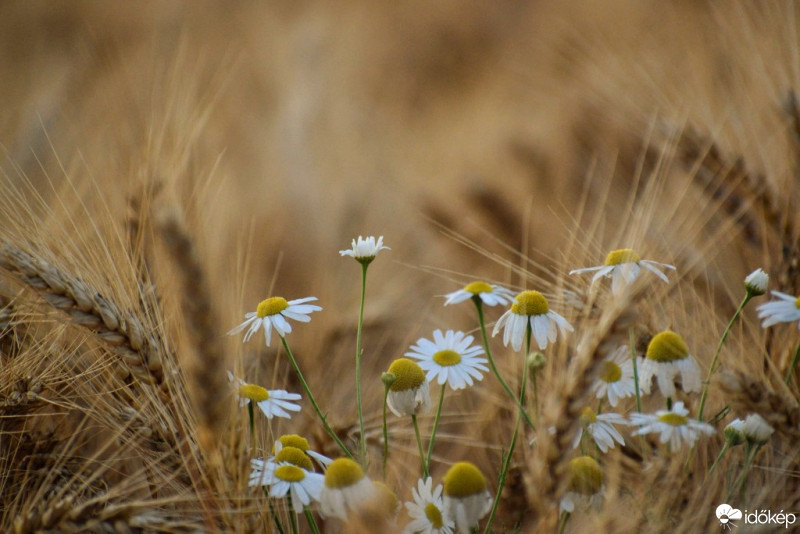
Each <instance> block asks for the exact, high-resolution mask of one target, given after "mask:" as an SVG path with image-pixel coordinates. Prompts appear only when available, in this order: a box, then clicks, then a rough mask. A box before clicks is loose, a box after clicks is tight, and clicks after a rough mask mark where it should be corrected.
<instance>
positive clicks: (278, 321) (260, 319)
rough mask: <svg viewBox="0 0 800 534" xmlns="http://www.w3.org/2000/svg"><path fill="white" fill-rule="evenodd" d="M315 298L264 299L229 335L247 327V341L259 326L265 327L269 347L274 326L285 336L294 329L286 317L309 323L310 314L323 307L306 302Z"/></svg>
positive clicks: (245, 339) (280, 334) (245, 315)
mask: <svg viewBox="0 0 800 534" xmlns="http://www.w3.org/2000/svg"><path fill="white" fill-rule="evenodd" d="M315 300H317V297H306V298H302V299H295V300H289V301H287V300H286V299H285V298H283V297H270V298H268V299H266V300H262V301H261V302H259V303H258V307H256V311H254V312H247V313H245V314H244V317H245V321H244V322H243V323H242V324H240V325H239V326H237V327H236V328H234V329H232V330H230V331H229V332H228V335H229V336H230V335H233V334H238V333H239V332H241V331H242V330H244V329H245V328H247V332H246V333H245V335H244V341H245V343H246V342H247V341H249V340H250V338H251V337H253V334H255V333H256V332H258V330H259V328H261V327H263V328H264V338H265V339H266V341H267V346H268V347H269V344H270V341H271V337H272V329H273V328H275V331H276V332H277V333H278V335H279V336H281V337H284V336H286V334H288V333H289V332H291V331H292V326H291V325H290V324H289V322H288V321H287V320H286V319H292V320H295V321H300V322H301V323H307V322H309V321H310V320H311V318H310V317H309V316H308V314H310V313H312V312H315V311H319V310H321V309H322V308H320V307H319V306H317V305H315V304H306V303H307V302H313V301H315Z"/></svg>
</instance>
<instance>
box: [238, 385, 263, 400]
mask: <svg viewBox="0 0 800 534" xmlns="http://www.w3.org/2000/svg"><path fill="white" fill-rule="evenodd" d="M239 396H240V397H242V398H245V399H250V400H251V401H253V402H261V401H265V400H268V399H269V391H267V390H266V388H262V387H261V386H256V385H255V384H245V385H243V386H241V387H240V388H239Z"/></svg>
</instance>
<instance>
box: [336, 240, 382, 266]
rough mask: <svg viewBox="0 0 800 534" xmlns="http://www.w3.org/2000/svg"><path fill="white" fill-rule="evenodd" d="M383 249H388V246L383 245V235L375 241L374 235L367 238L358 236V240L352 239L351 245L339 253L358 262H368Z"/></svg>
mask: <svg viewBox="0 0 800 534" xmlns="http://www.w3.org/2000/svg"><path fill="white" fill-rule="evenodd" d="M384 249H386V250H389V247H384V246H383V236H380V237H379V238H378V241H377V242H376V241H375V236H369V237H367V238H364V237H361V236H358V241H356V240H355V239H353V244H352V247H351V248H350V249H348V250H340V251H339V255H341V256H350V257H351V258H354V259H355V260H357V261H358V262H360V263H366V264H368V263H370V262H371V261H372V260H374V259H375V256H377V255H378V252H380V251H381V250H384Z"/></svg>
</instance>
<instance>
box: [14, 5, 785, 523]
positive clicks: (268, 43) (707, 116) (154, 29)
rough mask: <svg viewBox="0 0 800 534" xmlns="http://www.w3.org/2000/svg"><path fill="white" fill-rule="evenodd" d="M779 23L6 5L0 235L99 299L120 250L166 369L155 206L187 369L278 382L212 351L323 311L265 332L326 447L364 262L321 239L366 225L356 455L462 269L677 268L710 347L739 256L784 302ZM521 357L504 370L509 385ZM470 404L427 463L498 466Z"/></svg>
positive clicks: (539, 277) (570, 10)
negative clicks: (633, 253)
mask: <svg viewBox="0 0 800 534" xmlns="http://www.w3.org/2000/svg"><path fill="white" fill-rule="evenodd" d="M797 22H798V16H797V12H796V6H795V4H793V3H792V2H771V3H759V4H751V3H749V2H731V3H725V4H716V3H711V2H709V3H706V2H674V3H669V4H666V3H664V2H659V1H638V2H621V1H613V2H608V1H588V2H529V1H510V2H481V1H468V2H464V1H455V0H452V1H451V0H446V1H440V2H423V1H419V0H413V1H409V2H402V3H394V2H377V3H376V2H371V1H366V0H348V1H344V2H324V1H311V0H308V1H298V2H262V3H250V2H207V1H200V2H136V3H109V2H87V1H83V2H39V1H33V2H30V1H17V2H3V4H2V5H1V6H0V90H2V95H3V96H2V101H3V105H2V106H0V146H2V151H3V152H2V154H0V169H1V170H2V172H3V175H2V181H3V182H4V190H5V191H6V192H10V191H14V194H13V195H12V194H11V193H9V194H8V195H7V197H6V198H7V200H5V201H4V203H3V206H4V207H5V208H7V209H4V210H3V211H4V213H2V214H0V238H2V239H3V241H4V242H13V243H15V244H16V245H17V246H20V247H22V248H25V247H26V246H27V245H30V244H31V243H32V244H33V246H34V248H36V249H37V250H47V251H49V252H48V253H47V254H45V256H47V257H48V260H49V261H50V262H52V263H56V264H58V263H59V262H64V263H65V264H66V265H71V266H72V267H73V268H74V269H78V270H79V271H81V270H85V271H88V273H87V272H76V273H75V274H76V275H78V276H86V277H92V278H93V279H95V280H101V281H105V279H103V275H102V272H103V262H104V261H107V260H105V259H103V254H102V253H100V252H96V253H92V252H90V251H92V250H95V251H96V250H97V249H98V248H100V249H102V248H103V247H104V245H98V239H99V238H100V237H101V236H103V238H104V239H110V240H111V241H115V240H116V241H119V243H125V245H124V246H119V247H118V248H119V251H118V253H119V254H120V257H125V258H126V259H125V261H126V262H131V261H132V262H133V263H136V262H141V263H142V264H146V266H147V269H148V272H150V274H151V275H152V276H153V279H154V281H153V284H154V286H156V287H158V288H159V291H158V293H159V295H160V296H161V298H162V305H163V309H164V314H163V322H160V323H159V329H163V331H164V332H165V333H166V334H165V337H166V338H168V339H170V340H171V341H172V343H173V344H174V346H175V353H176V354H177V357H178V361H179V363H180V362H181V358H184V359H185V360H186V361H187V364H188V362H190V361H194V360H198V359H199V360H202V359H203V358H204V357H205V358H208V355H205V356H204V355H203V354H198V352H202V351H197V350H195V351H192V350H189V349H184V348H183V347H184V346H189V345H191V343H190V342H189V341H186V340H187V339H188V338H190V334H187V330H191V327H186V326H185V325H184V324H183V323H182V320H183V318H182V313H184V312H182V311H181V307H180V302H181V299H186V298H189V299H191V298H192V295H191V294H189V295H187V293H192V292H193V289H192V288H193V286H192V285H191V284H189V285H187V286H180V285H179V284H170V283H169V281H170V280H173V279H174V277H175V276H176V275H174V273H173V274H170V273H171V270H175V267H174V266H173V265H171V263H174V260H171V259H170V256H169V254H166V253H164V251H163V248H164V244H163V243H161V241H160V240H159V238H158V237H157V236H155V235H154V234H157V233H158V231H157V228H159V227H160V226H159V225H160V222H159V221H163V220H165V219H170V220H172V219H171V218H177V219H178V220H180V221H181V224H182V225H184V228H185V233H186V234H187V235H186V237H187V238H188V239H190V240H191V242H192V246H193V247H194V249H195V250H194V251H193V254H196V258H194V261H196V267H197V272H198V273H201V275H202V283H203V288H204V290H206V291H207V295H208V297H207V299H208V303H209V304H210V309H207V308H208V307H206V308H204V310H205V311H206V312H208V313H210V314H211V315H210V316H209V317H211V318H213V321H211V322H209V323H207V326H208V330H211V335H210V336H209V338H210V339H214V340H216V341H214V343H218V344H219V350H218V351H217V352H216V353H215V356H214V359H213V361H212V362H211V363H210V364H208V365H210V366H212V367H213V368H214V369H218V370H219V375H220V376H224V373H225V370H226V369H237V371H238V372H239V374H241V375H245V376H246V377H247V378H248V379H250V380H253V381H254V382H264V383H267V382H271V383H276V387H277V385H281V387H284V386H285V387H286V388H287V389H290V390H298V389H297V388H298V387H299V386H298V384H297V383H296V381H295V379H294V375H293V374H292V373H291V372H290V367H289V365H288V363H287V362H286V360H285V359H284V358H283V357H282V355H278V354H277V353H278V350H277V348H276V347H277V345H276V344H275V343H274V342H273V346H272V347H271V348H269V349H267V348H265V347H264V345H263V338H261V337H260V335H259V336H256V337H255V339H254V340H253V341H251V342H250V343H249V344H247V345H244V346H242V344H241V340H240V339H239V338H238V337H237V338H225V337H224V334H225V332H226V331H227V330H229V329H230V328H232V327H234V326H236V325H237V324H238V323H239V322H241V320H242V318H243V314H244V313H245V312H246V311H252V310H254V309H255V306H256V305H257V304H258V302H259V301H260V300H262V299H264V298H266V297H268V296H270V295H282V296H284V297H286V298H287V299H293V298H301V297H305V296H310V295H313V296H316V297H318V298H319V304H320V305H321V306H322V307H323V311H322V312H319V313H317V314H314V315H313V317H312V322H311V323H310V324H309V325H302V324H296V326H295V329H294V331H293V332H292V334H290V336H289V338H288V339H289V341H290V342H291V344H292V348H293V350H294V351H295V354H296V355H297V357H298V360H299V361H300V363H301V366H302V367H303V368H304V369H306V375H307V377H308V379H309V382H310V383H311V386H312V389H313V390H315V391H316V392H317V396H318V400H319V401H320V404H321V405H323V406H325V409H326V411H328V412H329V413H330V418H331V422H332V423H333V424H334V426H335V427H336V428H337V429H339V430H340V431H341V432H342V435H343V436H346V435H348V432H354V431H355V429H354V424H355V423H356V418H355V402H354V391H353V388H352V383H353V366H352V362H353V353H354V347H355V326H356V320H357V317H358V304H359V300H358V297H359V293H358V287H359V286H358V283H359V269H358V265H357V264H355V263H354V262H352V260H349V259H342V258H340V257H339V255H338V251H339V250H340V249H344V248H346V247H348V246H349V243H350V240H351V239H352V238H353V237H355V236H357V235H359V234H362V235H376V236H377V235H383V236H384V237H385V242H386V244H387V245H388V246H390V247H391V251H386V252H383V253H381V256H380V257H379V259H378V260H377V261H376V262H375V263H374V264H373V266H372V267H370V279H369V281H368V285H367V303H366V312H365V313H366V314H365V334H364V336H365V337H364V344H363V346H364V369H363V376H364V380H365V382H364V384H365V385H364V395H365V403H366V405H367V406H369V408H368V409H367V412H368V414H369V423H370V432H371V433H372V434H371V435H372V437H373V438H374V441H373V443H372V445H373V446H374V451H375V453H376V454H377V451H378V450H379V449H378V445H377V443H378V438H379V437H380V436H379V431H380V421H379V419H378V415H379V413H380V412H379V408H378V407H379V406H380V400H381V395H382V386H381V384H380V382H379V381H378V377H379V376H380V373H381V371H383V370H385V369H386V368H387V367H388V365H389V363H390V362H391V361H392V360H393V359H395V358H397V357H400V356H402V354H403V352H405V350H407V348H408V347H409V345H411V344H412V343H414V342H415V341H416V340H417V338H419V337H422V336H424V337H430V333H431V332H432V330H434V329H435V328H442V329H446V328H456V329H464V330H467V329H472V328H474V324H475V323H474V318H473V316H472V314H471V313H470V312H471V311H472V310H471V309H468V308H465V309H461V308H456V307H453V308H443V307H442V303H443V299H442V298H441V297H442V295H443V294H445V293H448V292H450V291H453V290H455V289H458V288H460V287H461V286H463V285H464V284H465V283H467V282H469V281H471V280H472V279H487V280H491V281H495V282H499V283H502V284H504V285H506V286H508V287H512V288H514V289H524V288H529V287H532V286H536V285H537V284H545V283H550V284H558V287H560V288H564V287H566V288H570V289H573V290H575V291H578V290H579V288H582V287H584V285H585V283H586V282H587V280H585V279H581V280H578V279H574V278H569V279H566V280H565V279H564V273H565V272H566V271H567V270H569V269H571V268H577V267H585V266H590V265H596V264H600V263H602V260H603V258H604V256H605V253H606V252H607V251H608V250H611V249H615V248H621V247H627V246H633V247H635V248H637V249H639V250H641V251H642V254H643V256H646V257H652V258H654V259H656V260H658V261H663V262H666V263H671V264H674V265H676V266H677V267H678V273H680V274H679V276H680V279H681V282H682V284H684V285H683V286H681V287H682V289H681V290H680V299H681V303H684V302H691V301H692V298H698V299H699V300H701V301H704V302H705V303H706V305H707V306H708V307H709V308H708V310H711V313H710V314H709V316H708V318H703V320H702V321H701V322H707V324H709V325H713V328H714V333H713V335H711V334H708V335H707V337H708V339H707V340H706V341H707V343H706V344H707V345H709V346H710V347H711V348H710V349H708V350H706V351H705V353H708V352H709V351H710V350H712V349H713V343H714V341H715V339H716V338H715V337H714V336H715V335H716V331H717V330H718V327H719V324H720V323H722V324H724V321H727V318H729V317H730V315H731V313H732V312H733V311H734V310H735V308H736V304H737V303H738V299H739V298H740V297H739V295H740V292H741V280H742V278H743V277H744V276H745V275H746V274H747V273H748V272H750V271H751V270H752V269H754V268H755V267H759V266H760V267H763V268H764V269H765V270H767V271H769V272H770V273H772V274H773V275H774V276H775V279H776V283H777V284H778V286H776V287H778V288H779V289H781V290H783V291H787V292H790V293H792V292H793V293H794V294H797V293H796V292H797V291H798V290H800V287H799V286H798V284H800V280H798V278H797V276H796V269H797V268H798V265H797V260H798V258H797V251H796V248H797V247H796V243H797V231H796V223H797V221H796V213H797V210H796V206H797V201H798V198H797V197H798V188H797V187H796V183H797V173H798V154H800V151H799V150H798V149H799V148H800V145H798V135H800V113H798V106H797V102H796V100H795V97H794V90H795V88H796V86H797V84H798V81H799V80H798V78H799V77H800V72H798V68H799V66H800V53H799V50H800V49H799V48H798V36H797V33H796V24H797ZM11 198H13V203H15V205H17V206H23V207H11V203H12V200H8V199H11ZM98 214H100V215H98ZM25 217H28V218H29V219H30V220H31V221H36V222H35V223H34V226H36V227H35V228H33V227H31V226H30V225H27V223H26V224H23V222H21V221H23V219H25ZM93 217H97V220H96V221H100V222H94V223H93V222H92V218H93ZM65 221H69V222H68V223H67V222H65ZM132 221H133V222H132ZM3 228H5V229H3ZM132 228H133V230H132ZM28 231H29V232H30V233H29V234H26V232H28ZM65 243H68V244H65ZM159 243H160V244H159ZM167 247H169V243H167ZM109 250H112V251H113V250H116V249H115V248H114V247H113V246H111V247H109ZM67 252H69V253H72V254H85V255H86V256H87V257H89V258H90V259H88V260H86V261H85V262H82V261H73V260H72V259H69V258H66V257H65V256H66V254H67ZM128 257H130V258H132V260H131V259H128ZM93 269H94V272H93V271H92V270H93ZM97 273H101V274H97ZM111 278H113V277H111ZM97 283H101V282H97ZM182 287H184V288H185V289H181V288H182ZM547 291H548V292H550V293H552V294H554V295H555V294H556V293H558V292H557V291H556V289H555V288H554V287H553V288H548V289H547ZM198 292H199V293H200V289H198ZM689 293H691V296H688V294H689ZM201 297H202V295H201ZM202 298H206V297H202ZM684 299H685V300H684ZM562 300H563V299H562ZM555 302H557V303H558V304H554V306H559V307H561V308H563V307H564V305H565V304H564V302H559V299H558V298H556V299H555ZM201 307H202V306H201ZM687 307H688V306H687ZM493 311H494V310H493ZM684 313H689V312H684ZM714 313H717V314H718V316H716V315H714ZM497 316H499V313H494V314H492V315H491V317H489V320H491V321H493V320H495V319H496V318H497ZM684 318H685V317H684ZM209 320H210V319H209ZM670 321H671V320H670V319H662V320H660V322H659V321H658V320H657V321H655V322H656V324H657V325H658V326H659V327H664V328H666V327H667V326H670V324H669V323H670ZM206 334H208V331H207V332H206ZM623 334H624V335H627V334H626V333H623ZM624 335H623V337H624ZM706 341H704V343H705V342H706ZM184 344H185V345H184ZM517 358H518V356H516V357H514V356H513V355H511V354H510V353H509V354H503V358H502V361H501V368H502V369H503V370H504V371H505V372H506V373H507V374H509V375H510V376H514V374H515V373H518V369H517V367H518V366H517V363H516V362H517ZM698 358H699V359H701V360H704V361H703V362H702V365H703V368H704V369H705V368H706V366H707V365H708V361H707V360H709V359H710V358H709V357H708V356H706V355H701V356H699V357H698ZM554 365H555V364H554ZM563 366H564V368H566V364H564V365H563ZM556 368H559V367H558V366H556ZM192 380H193V379H192V378H189V379H187V381H188V382H189V383H190V388H191V387H194V388H195V390H197V389H201V386H202V385H203V384H197V383H196V382H195V383H194V384H193V383H192ZM194 380H195V381H196V380H197V379H196V377H195V379H194ZM487 381H488V380H487ZM486 388H487V389H486V392H483V393H480V394H478V393H475V394H473V393H462V394H459V395H457V396H454V397H453V399H450V400H451V401H452V402H451V403H450V404H449V405H447V406H446V408H447V409H449V412H450V413H455V412H457V411H458V412H460V413H463V414H465V415H467V417H466V418H465V420H466V422H465V423H462V422H458V423H453V424H452V426H450V427H445V428H444V430H445V431H446V434H447V435H451V436H456V435H457V434H458V432H461V431H463V429H464V428H471V426H473V425H475V426H476V428H477V430H469V431H468V432H469V434H467V435H468V436H469V438H470V439H465V438H458V437H452V438H450V441H448V438H447V437H446V436H445V437H444V438H441V439H442V440H443V441H442V445H441V451H440V452H441V457H442V458H441V459H442V462H441V463H439V464H437V465H436V466H435V469H434V471H435V473H438V474H441V472H443V470H444V469H445V468H446V464H447V463H448V462H451V461H453V460H455V459H457V458H458V457H459V456H463V455H467V456H470V457H474V458H477V459H478V461H485V462H487V464H486V465H494V464H496V463H497V462H498V458H499V451H500V449H501V448H502V447H504V446H505V445H504V443H505V442H506V441H507V438H506V437H505V436H501V438H500V440H499V441H498V432H499V431H498V427H501V426H502V423H498V422H497V421H494V422H493V421H492V419H491V417H492V416H495V415H497V414H498V413H499V414H500V417H499V418H498V419H497V420H499V421H501V422H505V425H506V433H507V427H508V421H510V420H512V411H513V410H512V408H510V407H508V406H507V405H506V406H503V404H504V402H505V399H504V397H502V391H501V390H500V388H499V387H498V386H497V384H496V383H491V384H488V385H487V386H486ZM217 393H218V396H217V397H214V399H215V400H218V401H219V402H223V401H224V400H225V395H224V394H222V393H220V392H217ZM195 395H197V393H196V394H195ZM209 409H210V410H212V411H213V408H209ZM306 411H308V410H306ZM308 412H309V413H304V414H303V415H302V416H301V418H300V419H299V421H302V423H301V424H303V425H304V426H305V428H308V429H309V430H308V431H307V433H308V434H311V435H313V436H314V438H315V439H316V440H317V446H318V447H320V448H322V449H325V450H326V451H327V452H329V453H334V452H335V449H331V448H330V447H331V445H332V444H331V443H327V442H326V438H325V436H324V434H323V433H322V431H321V430H318V429H317V427H318V424H317V423H316V420H314V419H313V417H312V414H311V413H310V411H308ZM303 417H305V419H303ZM281 424H282V425H284V423H281ZM397 426H398V430H397V432H398V433H400V435H401V436H405V437H404V438H403V439H405V441H404V443H405V444H406V445H407V446H408V447H409V450H408V453H409V458H410V457H412V456H413V453H414V450H413V441H411V440H409V439H406V438H409V437H410V436H411V434H410V433H409V432H410V430H409V429H408V427H407V425H405V424H404V422H402V421H401V422H397ZM284 427H286V428H288V426H286V425H284ZM284 427H282V428H284ZM473 438H474V439H473ZM375 463H376V464H377V461H376V462H375ZM407 463H408V464H409V465H397V466H395V467H393V470H394V471H393V472H394V475H393V476H395V478H396V479H398V480H399V479H404V478H408V477H409V476H410V474H409V473H412V472H413V471H414V469H415V468H416V465H415V464H413V460H412V461H409V462H407ZM520 476H522V475H520ZM490 478H492V477H491V476H490ZM518 484H519V486H518V488H519V491H520V492H522V498H523V499H525V498H526V497H525V495H526V494H525V493H524V491H523V489H522V487H523V486H524V485H525V483H524V482H523V481H519V482H518ZM528 486H529V487H528V489H529V490H530V484H529V485H528ZM400 498H401V500H402V499H407V498H408V496H407V495H400ZM527 498H528V499H533V497H531V496H530V494H527ZM513 499H514V496H513V495H512V496H510V497H509V501H504V505H503V506H504V508H502V509H501V513H502V514H504V515H503V517H507V518H510V519H508V521H509V523H508V524H511V522H512V521H513V520H516V519H519V518H516V517H515V510H523V509H524V508H521V507H520V506H519V505H517V504H515V501H514V500H513ZM523 502H524V500H523ZM606 526H607V525H606Z"/></svg>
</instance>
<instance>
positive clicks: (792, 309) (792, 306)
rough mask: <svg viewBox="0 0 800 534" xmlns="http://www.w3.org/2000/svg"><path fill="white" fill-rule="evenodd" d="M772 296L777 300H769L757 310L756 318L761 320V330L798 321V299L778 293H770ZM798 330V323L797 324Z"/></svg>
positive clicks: (799, 316) (799, 302)
mask: <svg viewBox="0 0 800 534" xmlns="http://www.w3.org/2000/svg"><path fill="white" fill-rule="evenodd" d="M770 293H772V296H774V297H777V298H778V300H771V301H769V302H767V303H766V304H762V305H760V306H759V307H758V308H756V309H757V310H758V318H759V319H763V321H762V323H761V327H762V328H767V327H770V326H772V325H774V324H778V323H793V322H795V321H800V297H793V296H792V295H787V294H786V293H781V292H780V291H771V292H770ZM797 327H798V328H800V322H798V323H797Z"/></svg>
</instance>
